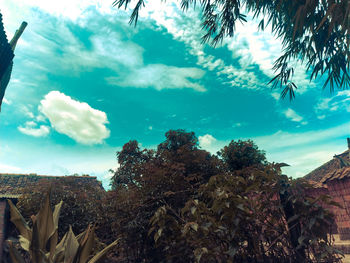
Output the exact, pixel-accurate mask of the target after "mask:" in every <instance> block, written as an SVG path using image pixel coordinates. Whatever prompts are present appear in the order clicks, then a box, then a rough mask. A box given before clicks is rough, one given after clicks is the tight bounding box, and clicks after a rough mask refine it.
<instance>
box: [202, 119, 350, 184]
mask: <svg viewBox="0 0 350 263" xmlns="http://www.w3.org/2000/svg"><path fill="white" fill-rule="evenodd" d="M349 134H350V122H348V123H344V124H342V125H340V126H336V127H333V128H329V129H325V130H310V131H307V132H301V133H289V132H285V131H278V132H276V133H274V134H271V135H266V136H257V137H250V138H248V137H246V138H245V137H242V138H234V139H235V140H238V139H242V140H247V139H252V140H253V141H254V142H255V143H256V144H257V145H258V147H259V149H262V150H265V151H266V156H267V159H268V160H269V161H270V162H272V161H273V162H285V163H287V164H289V165H290V167H285V168H283V171H284V173H286V174H287V175H288V176H292V177H294V178H296V177H300V176H304V175H306V174H307V173H309V172H311V171H312V170H313V169H316V168H317V167H318V166H320V165H322V164H323V163H325V162H327V161H329V160H331V159H332V158H333V155H334V154H339V153H342V152H343V151H345V150H346V149H347V145H346V137H348V136H349ZM198 138H199V142H200V145H201V144H202V145H203V148H204V149H205V150H208V151H210V152H211V153H216V152H217V151H218V150H220V149H221V148H223V147H224V146H225V145H228V144H229V143H230V140H217V139H215V138H214V137H213V136H212V135H209V134H206V135H204V136H199V137H198ZM230 139H233V138H230Z"/></svg>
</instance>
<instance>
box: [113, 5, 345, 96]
mask: <svg viewBox="0 0 350 263" xmlns="http://www.w3.org/2000/svg"><path fill="white" fill-rule="evenodd" d="M131 2H132V1H131V0H116V1H114V3H113V4H114V5H115V6H117V7H118V8H122V7H125V8H126V7H128V6H129V5H130V3H131ZM198 3H199V4H200V6H201V11H202V27H203V29H204V30H205V31H206V33H205V34H204V35H203V37H202V41H203V43H205V42H210V43H211V44H213V45H214V46H215V45H217V44H218V43H219V42H221V41H222V40H223V38H224V37H227V36H228V37H232V36H234V33H235V27H236V23H237V22H242V23H246V22H247V19H246V14H247V13H248V12H251V13H253V16H254V18H256V19H259V20H260V23H259V29H262V30H264V29H265V28H266V27H267V25H269V24H270V25H271V27H272V32H273V34H274V35H275V36H276V37H278V38H279V39H281V41H282V47H283V53H282V55H281V56H280V57H279V58H278V59H277V60H276V61H275V62H274V66H273V69H274V71H275V76H274V78H272V79H271V81H270V82H269V83H271V84H272V87H273V88H276V87H280V88H283V90H282V93H281V95H282V98H284V97H286V96H287V95H288V96H289V98H290V99H293V98H294V97H295V92H294V91H295V89H296V88H297V86H296V84H295V83H294V82H293V79H292V78H293V75H294V67H293V66H292V63H291V62H292V61H293V60H301V61H302V62H304V63H305V64H306V67H307V70H310V71H311V75H310V81H311V80H313V79H316V78H317V77H319V76H326V79H325V81H324V83H323V88H326V87H329V88H330V91H331V92H333V91H334V90H335V89H347V88H349V86H350V77H349V66H350V53H349V52H350V51H349V44H350V1H349V0H300V1H288V0H277V1H273V0H242V1H240V0H234V1H231V0H212V1H210V0H200V1H197V0H181V7H182V9H183V10H184V11H186V10H187V9H188V8H190V7H195V6H196V5H198ZM145 4H146V1H145V0H137V1H136V4H135V6H134V9H133V12H132V14H131V17H130V24H132V23H134V24H135V25H136V23H137V20H138V13H139V11H140V9H141V8H142V7H143V6H145Z"/></svg>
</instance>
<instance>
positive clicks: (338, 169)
mask: <svg viewBox="0 0 350 263" xmlns="http://www.w3.org/2000/svg"><path fill="white" fill-rule="evenodd" d="M337 156H338V157H340V158H341V159H343V160H344V161H345V162H350V158H349V150H347V151H345V152H343V153H341V154H339V155H337ZM345 168H349V167H343V166H342V163H341V160H340V159H338V158H333V159H332V160H330V161H328V162H326V163H325V164H323V165H321V166H320V167H318V168H316V169H315V170H313V171H312V172H310V173H308V174H307V175H305V176H304V178H305V179H307V180H312V181H315V182H322V183H324V182H326V181H329V180H332V178H334V179H342V178H344V177H346V176H349V177H350V169H345Z"/></svg>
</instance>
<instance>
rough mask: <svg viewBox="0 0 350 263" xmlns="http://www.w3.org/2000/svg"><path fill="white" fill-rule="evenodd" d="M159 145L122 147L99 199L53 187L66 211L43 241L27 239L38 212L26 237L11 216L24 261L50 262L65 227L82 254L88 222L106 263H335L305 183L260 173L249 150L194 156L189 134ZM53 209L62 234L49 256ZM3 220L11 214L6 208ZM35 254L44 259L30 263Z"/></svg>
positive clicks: (325, 220) (264, 168)
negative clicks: (107, 249) (109, 246)
mask: <svg viewBox="0 0 350 263" xmlns="http://www.w3.org/2000/svg"><path fill="white" fill-rule="evenodd" d="M165 136H166V139H165V141H164V142H162V143H160V144H159V145H158V147H157V148H156V149H141V147H140V146H139V144H138V142H137V141H130V142H128V143H126V144H125V145H124V147H123V149H122V150H121V151H120V152H118V153H117V158H118V162H119V164H120V167H119V168H118V169H117V170H116V171H115V172H114V176H113V177H112V180H111V185H112V190H111V191H108V192H107V193H101V194H100V193H98V192H96V193H95V194H93V193H92V192H93V189H91V192H90V190H89V191H87V192H86V193H84V192H83V191H81V190H80V192H79V189H82V188H80V186H69V187H68V185H69V183H68V181H64V183H62V184H58V183H55V185H54V186H52V193H51V196H52V197H53V199H55V200H58V199H59V198H65V199H66V200H67V202H68V204H69V205H68V206H67V207H66V208H64V205H62V203H60V204H59V205H57V206H56V209H55V211H54V213H53V217H52V218H55V219H54V221H53V222H54V223H45V224H44V225H47V226H48V227H50V231H48V232H45V231H44V232H45V234H43V235H46V236H45V238H44V241H40V242H38V241H36V240H37V239H35V238H34V233H36V232H35V231H37V228H38V226H39V225H40V227H42V228H43V227H44V225H43V226H41V225H42V224H41V223H40V224H39V222H43V221H42V219H40V220H41V221H40V220H39V217H42V216H43V215H42V214H43V212H39V214H38V215H37V216H36V217H32V221H33V224H32V229H31V230H30V231H31V232H30V233H31V234H28V233H29V232H28V231H29V226H28V225H26V223H25V220H24V218H22V216H20V214H19V212H15V213H14V212H12V214H14V215H17V216H15V217H13V218H12V222H14V223H15V225H16V226H17V228H18V229H19V231H20V233H21V236H22V237H21V238H20V241H21V246H22V247H24V248H25V249H26V250H27V251H29V254H30V255H31V257H32V258H33V257H34V256H35V257H38V256H42V257H43V256H44V255H45V257H46V258H50V260H51V259H53V258H55V257H56V258H57V259H58V258H59V256H58V254H57V253H60V252H59V251H61V250H60V249H61V248H62V246H63V244H64V242H68V239H69V238H68V237H72V238H73V236H74V235H73V232H72V228H71V227H70V226H69V225H70V224H72V225H73V226H75V227H76V228H81V227H83V226H85V228H86V227H87V230H86V231H85V232H84V233H83V234H81V235H78V236H77V237H76V241H77V242H78V243H79V244H80V245H79V246H81V247H82V246H83V244H82V243H81V242H82V240H86V239H88V237H86V238H82V237H83V236H86V235H88V234H87V233H90V232H93V233H94V232H95V228H94V227H91V226H89V224H88V223H90V222H91V220H92V218H94V219H95V218H97V221H96V222H97V223H96V235H97V236H98V237H99V239H100V240H102V241H103V242H104V243H112V242H114V240H118V241H119V243H118V246H117V247H115V248H114V250H113V253H112V254H109V255H108V259H107V261H106V262H340V254H341V252H340V251H338V250H336V249H334V248H333V243H332V242H333V239H332V235H331V228H332V224H333V222H334V218H333V215H332V214H330V212H328V211H327V210H325V209H323V207H322V205H321V204H332V203H331V202H329V201H327V198H326V197H324V196H321V197H319V198H318V199H315V198H313V197H311V196H310V193H311V186H310V185H309V184H307V183H306V181H304V180H302V179H298V180H292V179H291V178H288V177H287V176H286V175H283V174H282V172H281V167H282V166H283V165H285V164H275V163H269V162H268V161H267V160H266V157H265V153H264V152H263V151H261V150H260V149H259V148H258V147H257V146H256V145H255V144H254V142H253V141H251V140H248V141H232V142H230V143H229V145H227V146H225V147H224V148H223V149H221V150H220V151H219V152H218V153H217V154H210V153H209V152H207V151H205V150H203V149H200V147H199V146H198V139H197V137H196V136H195V134H194V133H193V132H186V131H184V130H170V131H168V132H167V133H166V134H165ZM67 180H69V179H67ZM46 187H49V186H48V185H47V183H46V182H43V183H42V184H40V185H39V187H38V189H35V190H34V189H32V188H28V189H27V190H28V191H32V193H31V194H30V193H29V192H27V193H26V194H25V195H24V196H23V197H22V198H21V199H20V200H19V204H20V205H21V209H22V210H23V211H27V212H26V213H29V211H32V210H34V207H35V203H36V202H37V201H39V200H42V197H43V196H42V194H39V192H41V191H44V189H45V188H46ZM95 191H96V190H95ZM26 206H27V207H28V208H25V207H26ZM49 206H50V204H49V199H48V197H47V198H46V199H45V207H49ZM61 206H62V209H61V210H62V212H63V215H64V216H63V217H60V219H61V218H62V219H63V222H64V225H63V226H64V228H66V227H68V234H65V235H64V236H63V238H62V240H63V241H61V242H60V243H59V244H58V245H57V246H56V244H57V239H58V233H59V232H60V231H62V230H61V229H60V228H58V226H57V224H56V221H57V220H58V214H59V213H58V211H59V210H60V207H61ZM65 209H67V210H68V211H66V212H64V211H63V210H65ZM12 210H13V211H17V210H16V209H14V206H12ZM45 211H51V209H48V208H46V210H45ZM39 215H40V216H39ZM68 216H74V220H76V221H79V220H80V219H79V218H78V217H81V220H82V222H78V223H74V222H72V221H70V219H69V218H68ZM90 216H91V217H92V218H90V219H89V217H90ZM49 218H51V216H49ZM50 220H51V219H49V221H50ZM52 220H53V219H52ZM45 222H46V221H45ZM50 222H51V221H50ZM52 224H53V226H52ZM86 224H88V225H87V226H86ZM52 227H53V228H52ZM43 230H44V229H41V230H40V231H43ZM55 231H56V232H55ZM54 232H55V234H53V233H54ZM48 233H49V234H48ZM56 234H57V237H56ZM40 235H41V234H40ZM23 238H25V239H26V240H24V239H23ZM40 239H42V237H40V238H39V240H40ZM73 239H74V238H73ZM55 240H56V241H55ZM51 242H53V243H54V245H49V244H51ZM69 242H73V241H69ZM77 242H75V241H74V242H73V243H75V244H78V243H77ZM30 244H32V245H30ZM44 244H45V245H44ZM67 244H68V243H67ZM35 246H39V248H37V247H35ZM54 247H56V248H55V249H54ZM75 247H76V245H75ZM36 249H41V250H43V251H44V250H45V249H47V250H45V251H46V252H45V253H44V254H43V253H41V254H40V255H39V254H35V253H38V251H37V250H36ZM75 252H77V253H78V254H79V253H80V252H81V249H78V250H76V251H75ZM12 253H13V255H12V256H13V257H14V256H16V255H15V254H14V252H12ZM48 253H49V254H48ZM55 253H56V254H57V256H55V255H56V254H55ZM89 253H90V252H89ZM78 254H77V256H74V257H75V259H77V258H78V257H79V255H78ZM60 255H61V254H60ZM74 255H75V254H74ZM61 258H62V257H61ZM14 262H17V261H14ZM34 262H38V261H34ZM50 262H51V261H50ZM53 262H60V261H53ZM74 262H85V261H74Z"/></svg>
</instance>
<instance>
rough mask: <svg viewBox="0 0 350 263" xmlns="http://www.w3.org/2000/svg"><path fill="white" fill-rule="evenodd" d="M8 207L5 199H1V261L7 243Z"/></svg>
mask: <svg viewBox="0 0 350 263" xmlns="http://www.w3.org/2000/svg"><path fill="white" fill-rule="evenodd" d="M6 206H7V202H6V200H5V199H0V261H1V259H2V253H3V247H4V246H3V245H4V241H5V234H6V232H5V231H6V229H5V222H6V221H5V220H6Z"/></svg>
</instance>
